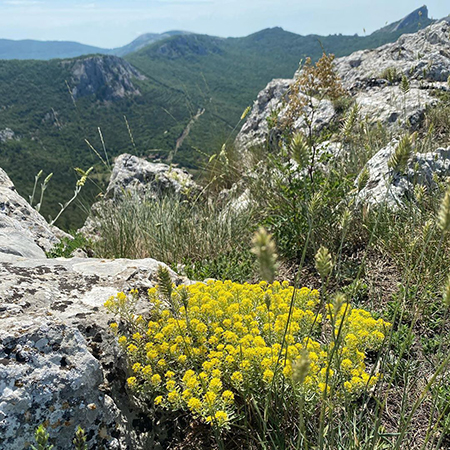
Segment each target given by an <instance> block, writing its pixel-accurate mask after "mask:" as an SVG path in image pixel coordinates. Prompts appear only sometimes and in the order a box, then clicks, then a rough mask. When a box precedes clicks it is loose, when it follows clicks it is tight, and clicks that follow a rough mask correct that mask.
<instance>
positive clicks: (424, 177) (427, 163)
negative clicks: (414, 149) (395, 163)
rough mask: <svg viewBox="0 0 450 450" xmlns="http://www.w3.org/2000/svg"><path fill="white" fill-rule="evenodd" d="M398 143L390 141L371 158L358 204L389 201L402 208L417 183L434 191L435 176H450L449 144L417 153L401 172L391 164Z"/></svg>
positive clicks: (389, 204) (397, 207)
mask: <svg viewBox="0 0 450 450" xmlns="http://www.w3.org/2000/svg"><path fill="white" fill-rule="evenodd" d="M397 145H398V142H397V141H394V142H391V143H390V144H389V145H388V146H387V147H385V148H383V149H382V150H380V151H379V152H378V153H376V154H375V155H374V156H373V157H372V158H371V159H370V160H369V161H368V163H367V166H366V167H367V169H368V171H369V178H368V181H367V183H366V185H365V187H364V188H363V189H361V191H360V192H359V193H358V195H357V198H356V200H357V204H370V205H374V206H378V205H386V206H387V207H389V208H390V209H393V210H395V209H399V208H402V207H403V206H404V205H405V201H406V200H414V186H415V185H423V186H425V187H426V188H427V189H428V192H432V190H433V189H434V188H436V183H435V181H434V177H435V176H437V177H439V178H441V179H443V178H445V177H448V176H450V147H449V148H438V149H437V150H435V151H433V152H429V153H417V154H415V155H414V156H413V157H412V158H411V160H410V162H409V163H408V166H407V168H406V170H405V172H404V173H403V174H399V173H397V172H394V171H393V170H392V169H390V168H389V167H388V162H389V159H390V158H391V156H392V155H393V153H394V152H395V149H396V147H397ZM358 179H359V177H358ZM358 179H357V180H356V182H355V186H357V185H358Z"/></svg>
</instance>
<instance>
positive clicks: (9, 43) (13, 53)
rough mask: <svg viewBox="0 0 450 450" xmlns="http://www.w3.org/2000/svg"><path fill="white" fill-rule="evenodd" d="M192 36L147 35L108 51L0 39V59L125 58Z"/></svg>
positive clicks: (60, 43)
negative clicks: (151, 45) (93, 56)
mask: <svg viewBox="0 0 450 450" xmlns="http://www.w3.org/2000/svg"><path fill="white" fill-rule="evenodd" d="M183 34H191V33H189V32H188V31H177V30H173V31H167V32H165V33H146V34H142V35H141V36H139V37H138V38H136V39H135V40H134V41H132V42H130V43H129V44H127V45H124V46H123V47H117V48H113V49H106V48H101V47H95V46H92V45H86V44H80V43H79V42H70V41H37V40H32V39H24V40H12V39H0V59H37V60H50V59H58V58H59V59H66V58H76V57H78V56H84V55H93V54H101V55H115V56H125V55H127V54H129V53H132V52H135V51H137V50H140V49H141V48H143V47H145V46H147V45H150V44H153V43H155V42H158V41H161V40H164V39H167V38H170V37H172V36H179V35H183Z"/></svg>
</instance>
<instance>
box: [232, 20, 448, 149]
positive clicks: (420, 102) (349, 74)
mask: <svg viewBox="0 0 450 450" xmlns="http://www.w3.org/2000/svg"><path fill="white" fill-rule="evenodd" d="M449 21H450V19H449V20H443V21H441V22H437V23H434V24H432V25H430V26H429V27H427V28H425V29H423V30H420V31H419V32H417V33H414V34H405V35H403V36H401V37H400V38H399V39H398V40H397V42H395V43H391V44H386V45H384V46H382V47H379V48H378V49H375V50H362V51H357V52H355V53H352V54H351V55H350V56H346V57H343V58H338V59H336V61H335V65H336V69H337V72H338V74H339V76H340V77H341V80H342V83H343V85H344V87H345V88H346V89H347V90H348V92H349V95H350V96H351V97H353V99H354V100H355V102H356V103H357V104H358V105H359V107H360V113H359V114H360V118H362V119H365V118H367V119H368V121H369V122H373V123H375V122H378V121H379V122H381V123H383V124H384V125H386V126H388V127H391V128H394V127H396V128H399V127H404V126H407V127H410V128H412V129H415V128H417V127H418V126H419V125H420V123H421V121H422V119H423V117H424V113H425V109H426V107H427V106H428V105H433V104H436V103H437V99H436V97H435V96H433V95H432V94H433V90H441V91H448V90H449V89H450V86H449V85H448V83H447V80H448V78H449V75H450V50H449V49H450V23H449ZM388 72H389V74H390V75H389V76H388V75H387V73H388ZM297 75H298V74H296V76H297ZM402 76H406V77H407V79H408V80H409V92H407V93H403V92H402V90H401V88H400V86H399V83H400V80H401V78H402ZM386 78H390V80H389V81H388V80H387V79H386ZM294 80H295V77H294V79H292V80H273V81H272V82H270V83H269V84H268V85H267V87H266V88H265V89H264V90H263V91H261V93H260V94H259V95H258V98H257V100H256V101H255V104H254V106H253V109H252V112H251V114H250V115H249V117H248V119H247V121H246V123H245V124H244V125H243V127H242V129H241V130H240V132H239V134H238V136H237V138H236V144H237V145H238V147H240V148H243V149H248V148H250V147H252V146H254V145H259V144H261V143H263V142H265V140H266V139H267V138H269V140H270V139H271V136H270V135H269V127H268V125H267V118H268V117H269V116H270V114H271V113H272V112H274V111H276V112H277V113H278V114H279V117H281V118H282V117H283V114H284V111H285V108H286V101H288V96H287V92H288V90H289V87H290V86H291V84H292V83H293V82H294ZM316 108H317V113H316V115H315V117H314V121H315V123H314V127H315V128H317V129H319V130H320V128H322V127H323V126H325V125H327V124H329V123H330V121H331V120H333V118H334V111H333V106H332V104H331V103H330V102H326V101H322V102H320V103H318V104H317V105H316ZM302 126H303V124H302V120H301V118H299V120H298V121H297V122H296V123H295V124H294V129H295V130H301V129H302ZM274 132H276V130H272V133H274Z"/></svg>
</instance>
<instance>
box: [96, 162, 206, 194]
mask: <svg viewBox="0 0 450 450" xmlns="http://www.w3.org/2000/svg"><path fill="white" fill-rule="evenodd" d="M196 189H198V185H197V184H196V183H195V182H194V181H193V180H192V175H191V174H190V173H188V172H187V171H186V170H183V169H178V168H175V167H171V166H168V165H167V164H162V163H151V162H149V161H146V160H145V159H142V158H138V157H137V156H133V155H129V154H127V153H125V154H123V155H120V156H118V157H117V158H116V160H115V162H114V167H113V171H112V173H111V178H110V181H109V185H108V188H107V189H106V195H105V197H106V198H115V197H120V196H122V195H123V193H124V192H126V191H133V192H137V193H139V194H140V195H142V196H146V197H158V196H160V195H162V194H183V193H187V192H189V191H192V190H196Z"/></svg>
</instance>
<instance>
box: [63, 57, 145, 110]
mask: <svg viewBox="0 0 450 450" xmlns="http://www.w3.org/2000/svg"><path fill="white" fill-rule="evenodd" d="M62 64H64V65H70V72H71V74H72V79H71V88H72V95H73V97H74V98H75V99H76V98H79V97H85V96H89V95H95V96H97V98H99V99H100V100H104V101H110V100H115V99H119V98H124V97H130V96H136V95H141V93H140V92H139V89H138V88H137V87H136V86H135V85H134V84H133V80H144V79H145V76H144V75H142V74H141V73H140V72H139V71H138V70H136V69H135V68H134V67H133V66H132V65H131V64H130V63H128V62H127V61H125V60H123V59H121V58H118V57H117V56H110V55H108V56H105V55H102V56H89V57H85V58H79V59H76V60H72V61H64V62H63V63H62Z"/></svg>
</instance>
